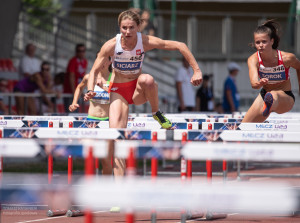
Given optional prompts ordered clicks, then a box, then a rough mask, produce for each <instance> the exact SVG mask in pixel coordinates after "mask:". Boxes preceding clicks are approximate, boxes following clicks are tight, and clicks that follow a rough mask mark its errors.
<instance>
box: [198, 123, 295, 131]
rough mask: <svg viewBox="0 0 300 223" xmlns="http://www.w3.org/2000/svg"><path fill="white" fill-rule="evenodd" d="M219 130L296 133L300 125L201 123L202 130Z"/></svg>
mask: <svg viewBox="0 0 300 223" xmlns="http://www.w3.org/2000/svg"><path fill="white" fill-rule="evenodd" d="M210 128H211V129H214V130H217V129H220V130H249V131H260V130H262V131H288V132H298V131H300V123H238V122H226V123H218V122H214V123H210V122H204V123H202V129H210Z"/></svg>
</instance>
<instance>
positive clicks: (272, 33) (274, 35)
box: [254, 20, 280, 49]
mask: <svg viewBox="0 0 300 223" xmlns="http://www.w3.org/2000/svg"><path fill="white" fill-rule="evenodd" d="M279 27H280V26H279V24H278V23H277V22H275V21H274V20H268V21H266V22H264V23H263V24H262V25H260V26H258V27H257V28H256V29H255V31H254V33H267V34H268V36H269V37H270V39H273V40H274V43H273V45H272V48H273V49H277V48H278V46H279V42H280V37H279V34H278V30H279Z"/></svg>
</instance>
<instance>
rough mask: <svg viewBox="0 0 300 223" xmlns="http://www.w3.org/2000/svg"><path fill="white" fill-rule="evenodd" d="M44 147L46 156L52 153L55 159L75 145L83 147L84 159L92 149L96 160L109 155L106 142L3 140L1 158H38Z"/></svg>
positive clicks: (89, 140)
mask: <svg viewBox="0 0 300 223" xmlns="http://www.w3.org/2000/svg"><path fill="white" fill-rule="evenodd" d="M42 145H44V147H45V150H46V151H45V152H46V154H48V153H52V155H53V156H54V157H61V156H64V155H62V154H61V152H62V150H63V148H65V147H66V146H75V145H78V146H81V147H82V148H81V149H82V157H87V155H88V151H89V148H91V147H92V148H93V156H94V157H95V158H104V157H107V154H108V142H107V141H105V140H93V139H83V140H81V141H78V142H70V141H69V140H67V141H62V140H60V141H52V140H44V141H41V140H35V139H1V144H0V157H20V158H30V157H36V156H37V155H38V154H39V153H41V152H44V151H43V147H42ZM57 146H58V150H59V152H57V153H56V152H54V150H55V148H56V147H57ZM65 157H66V158H67V157H68V155H67V154H66V155H65Z"/></svg>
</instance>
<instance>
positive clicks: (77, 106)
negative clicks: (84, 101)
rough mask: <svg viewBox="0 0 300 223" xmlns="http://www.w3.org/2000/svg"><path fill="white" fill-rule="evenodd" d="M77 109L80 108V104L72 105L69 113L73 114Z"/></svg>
mask: <svg viewBox="0 0 300 223" xmlns="http://www.w3.org/2000/svg"><path fill="white" fill-rule="evenodd" d="M77 108H79V104H71V105H70V106H69V111H70V112H73V111H75V110H76V109H77Z"/></svg>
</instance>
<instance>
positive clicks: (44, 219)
mask: <svg viewBox="0 0 300 223" xmlns="http://www.w3.org/2000/svg"><path fill="white" fill-rule="evenodd" d="M101 212H108V211H95V212H93V214H96V213H101ZM66 217H67V216H66V215H64V216H57V217H50V218H41V219H35V220H29V221H18V222H17V223H29V222H37V221H47V220H52V219H58V218H66Z"/></svg>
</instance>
